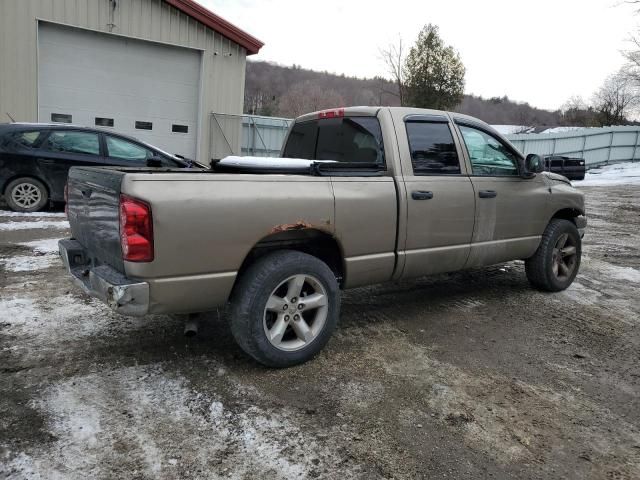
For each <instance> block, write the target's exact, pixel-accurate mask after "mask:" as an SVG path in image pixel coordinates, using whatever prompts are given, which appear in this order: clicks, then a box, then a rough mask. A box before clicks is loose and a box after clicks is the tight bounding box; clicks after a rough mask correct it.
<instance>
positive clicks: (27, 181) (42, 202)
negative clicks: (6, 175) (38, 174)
mask: <svg viewBox="0 0 640 480" xmlns="http://www.w3.org/2000/svg"><path fill="white" fill-rule="evenodd" d="M27 193H28V194H27ZM4 199H5V201H6V202H7V205H9V208H11V210H13V211H14V212H37V211H39V210H42V209H43V208H44V207H45V206H46V205H47V203H48V202H49V192H48V191H47V187H45V185H44V183H42V182H41V181H40V180H36V179H35V178H32V177H20V178H16V179H15V180H13V181H12V182H10V183H9V185H7V188H5V190H4Z"/></svg>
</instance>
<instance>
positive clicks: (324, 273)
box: [229, 250, 340, 368]
mask: <svg viewBox="0 0 640 480" xmlns="http://www.w3.org/2000/svg"><path fill="white" fill-rule="evenodd" d="M295 276H308V278H313V279H314V280H317V282H319V284H321V288H322V289H323V293H326V304H325V305H326V306H323V307H319V308H321V309H323V310H322V313H323V315H322V318H323V320H322V321H321V322H320V323H319V324H318V325H320V326H319V327H318V329H319V330H318V333H317V334H315V336H314V338H313V339H312V340H310V341H309V343H308V344H306V341H305V342H304V346H301V347H300V348H299V349H297V350H293V351H284V350H282V349H280V348H276V346H274V344H272V341H271V340H270V339H269V338H268V336H267V326H268V321H269V317H268V316H269V315H276V314H275V313H273V312H268V311H267V300H268V299H270V298H273V297H275V298H279V297H277V296H276V295H275V293H276V291H277V290H276V289H277V288H285V289H286V287H287V286H288V285H289V284H285V282H287V281H290V279H291V278H292V277H295ZM316 285H317V284H316ZM301 288H302V292H303V293H301V294H300V298H299V299H298V300H297V301H298V302H300V303H303V301H304V298H305V297H304V296H303V295H305V294H304V290H305V289H307V290H309V288H310V286H309V285H308V284H307V283H304V286H303V287H301ZM279 291H282V290H279ZM285 297H286V295H285ZM285 300H286V298H285ZM292 300H293V303H291V302H289V303H291V305H287V304H286V303H287V302H285V307H288V308H294V307H295V305H294V303H295V302H296V298H295V297H294V298H293V299H292ZM300 303H299V304H298V306H299V307H300ZM302 307H304V305H302ZM317 311H318V310H314V309H313V307H311V310H310V311H309V312H310V314H311V315H312V316H313V315H315V313H313V312H317ZM286 312H287V310H286V308H285V312H283V313H282V315H283V318H284V313H286ZM324 314H326V317H325V315H324ZM305 315H306V313H305ZM229 316H230V326H231V332H232V334H233V337H234V338H235V340H236V342H237V343H238V345H239V346H240V348H242V350H244V351H245V352H246V353H247V354H248V355H249V356H251V357H252V358H254V359H255V360H257V361H258V362H260V363H262V364H263V365H266V366H268V367H276V368H283V367H290V366H293V365H297V364H299V363H303V362H306V361H308V360H310V359H311V358H313V357H314V356H315V355H316V354H317V353H318V352H319V351H320V350H322V348H323V347H324V346H325V345H326V344H327V342H328V341H329V339H330V338H331V335H332V333H333V331H334V330H335V328H336V325H337V324H338V318H339V316H340V289H339V287H338V282H337V280H336V277H335V275H334V273H333V272H332V271H331V269H330V268H329V267H328V266H327V265H326V264H325V263H324V262H322V261H321V260H319V259H317V258H316V257H313V256H311V255H307V254H306V253H302V252H298V251H295V250H280V251H277V252H273V253H269V254H267V255H265V256H264V257H262V258H260V259H258V260H257V261H256V262H255V263H254V264H253V265H251V266H250V267H249V268H248V269H247V270H246V271H245V272H244V273H243V274H242V276H241V277H240V279H239V280H238V283H237V284H236V286H235V287H234V291H233V294H232V298H231V302H230V309H229ZM277 318H280V314H277ZM291 318H293V315H292V316H291ZM317 318H318V317H315V318H314V319H313V322H312V323H310V324H309V325H311V326H313V325H315V321H317ZM304 320H305V319H304V318H302V323H304V324H305V325H307V323H305V321H304ZM288 321H289V320H288ZM274 323H275V322H274ZM290 323H291V325H287V327H286V328H287V330H286V332H287V333H286V334H285V335H283V336H282V339H284V338H286V335H289V337H291V333H293V335H294V341H296V340H297V336H296V335H297V331H296V332H294V331H293V330H294V329H293V320H291V321H290ZM298 325H299V324H298ZM272 328H273V327H272ZM297 341H302V340H297ZM282 345H284V342H283V343H282Z"/></svg>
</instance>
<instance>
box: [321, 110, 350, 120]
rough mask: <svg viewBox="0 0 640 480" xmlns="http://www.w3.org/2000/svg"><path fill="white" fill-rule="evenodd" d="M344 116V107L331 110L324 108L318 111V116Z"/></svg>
mask: <svg viewBox="0 0 640 480" xmlns="http://www.w3.org/2000/svg"><path fill="white" fill-rule="evenodd" d="M337 117H344V108H334V109H331V110H323V111H321V112H318V118H337Z"/></svg>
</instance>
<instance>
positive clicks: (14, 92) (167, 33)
mask: <svg viewBox="0 0 640 480" xmlns="http://www.w3.org/2000/svg"><path fill="white" fill-rule="evenodd" d="M262 45H263V44H262V43H261V42H260V41H259V40H257V39H256V38H254V37H252V36H251V35H249V34H247V33H245V32H244V31H242V30H240V29H239V28H237V27H235V26H234V25H232V24H230V23H229V22H227V21H225V20H224V19H222V18H220V17H219V16H217V15H215V14H214V13H212V12H210V11H209V10H207V9H205V8H204V7H202V6H201V5H200V4H198V3H196V2H195V1H193V0H0V122H7V121H10V120H11V119H14V120H15V121H26V122H63V123H74V124H78V125H85V126H91V127H93V126H97V127H101V128H107V129H114V130H115V131H118V132H120V133H125V134H128V135H132V136H134V137H137V138H139V139H141V140H144V141H147V142H149V143H152V144H154V145H156V146H158V147H160V148H162V149H164V150H166V151H168V152H171V153H178V154H181V155H184V156H187V157H190V158H197V159H199V160H201V161H208V160H209V158H211V157H214V158H215V157H217V156H219V155H218V154H217V152H216V149H217V148H218V146H217V145H212V144H211V138H212V135H211V121H214V120H213V119H212V117H211V112H222V113H229V114H241V113H242V104H243V96H244V74H245V61H246V56H247V55H251V54H255V53H257V52H258V51H259V50H260V48H261V47H262ZM230 127H231V129H230V130H229V129H227V130H228V131H231V132H232V133H231V135H229V141H230V142H232V143H233V144H234V147H236V146H237V147H238V148H239V144H240V126H239V125H238V127H237V128H233V126H230ZM234 130H237V132H236V131H234ZM219 147H220V148H221V149H223V150H225V151H226V149H227V146H226V144H225V145H224V146H219Z"/></svg>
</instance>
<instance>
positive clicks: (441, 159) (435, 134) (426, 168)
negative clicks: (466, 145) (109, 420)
mask: <svg viewBox="0 0 640 480" xmlns="http://www.w3.org/2000/svg"><path fill="white" fill-rule="evenodd" d="M406 128H407V138H408V140H409V148H410V150H411V164H412V165H413V173H414V174H416V175H455V174H459V173H460V161H459V159H458V152H457V151H456V145H455V143H453V135H452V134H451V129H450V128H449V125H448V124H447V123H428V122H407V123H406Z"/></svg>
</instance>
